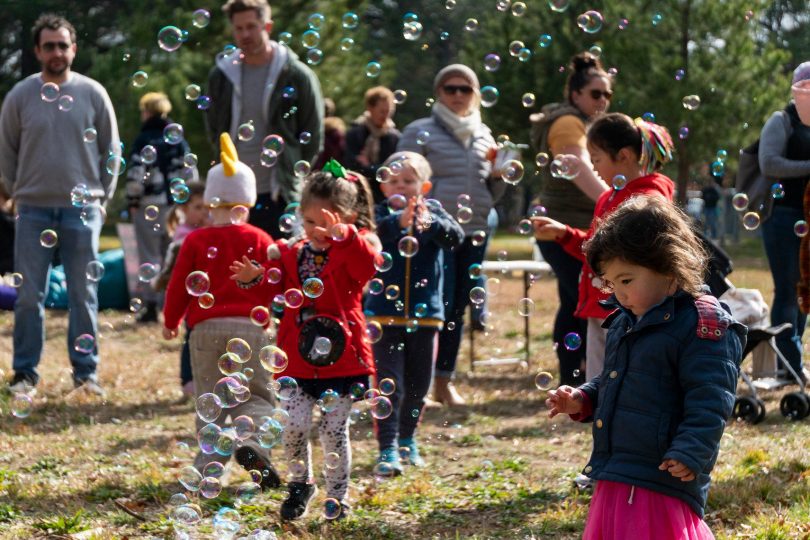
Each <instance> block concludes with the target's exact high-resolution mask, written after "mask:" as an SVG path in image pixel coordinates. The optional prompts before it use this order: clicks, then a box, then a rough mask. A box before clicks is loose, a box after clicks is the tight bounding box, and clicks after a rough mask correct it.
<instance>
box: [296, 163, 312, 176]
mask: <svg viewBox="0 0 810 540" xmlns="http://www.w3.org/2000/svg"><path fill="white" fill-rule="evenodd" d="M311 170H312V166H311V165H310V164H309V161H307V160H305V159H302V160H299V161H296V162H295V165H293V172H294V173H295V176H297V177H298V178H303V177H305V176H306V175H308V174H309V173H310V171H311Z"/></svg>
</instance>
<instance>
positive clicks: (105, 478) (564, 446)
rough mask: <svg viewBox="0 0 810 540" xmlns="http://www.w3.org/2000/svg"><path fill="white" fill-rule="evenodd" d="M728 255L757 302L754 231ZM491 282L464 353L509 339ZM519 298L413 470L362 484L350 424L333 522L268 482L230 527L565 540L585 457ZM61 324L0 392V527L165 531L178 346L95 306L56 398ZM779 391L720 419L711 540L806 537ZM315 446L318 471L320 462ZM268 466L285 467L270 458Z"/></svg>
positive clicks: (364, 425)
mask: <svg viewBox="0 0 810 540" xmlns="http://www.w3.org/2000/svg"><path fill="white" fill-rule="evenodd" d="M528 246H529V242H528V240H526V239H525V238H519V237H505V238H501V239H496V240H495V241H494V246H493V247H492V250H491V255H490V258H494V252H495V250H500V249H505V250H506V251H507V252H508V256H509V258H511V259H520V258H525V257H526V256H527V255H528V250H529V247H528ZM730 252H731V254H732V256H733V258H734V260H735V263H736V269H735V271H734V273H733V274H732V275H731V279H732V281H733V282H734V283H735V285H737V286H738V287H748V288H758V289H760V290H761V291H762V293H763V294H764V296H765V298H767V299H769V300H770V298H771V296H772V290H773V286H772V283H771V278H770V274H769V272H768V270H767V265H766V263H765V261H764V258H763V256H762V252H761V248H760V246H759V242H758V240H756V239H753V238H748V239H745V240H744V241H743V242H742V243H741V244H740V245H739V246H736V247H734V248H731V249H730ZM492 277H497V278H498V279H499V280H500V287H493V288H491V290H490V291H491V293H495V294H493V295H492V297H491V298H490V308H489V309H490V311H491V312H492V315H491V317H490V320H489V325H490V326H489V328H488V329H487V332H486V334H483V333H477V335H476V340H477V341H476V355H477V357H478V358H479V359H486V358H489V357H490V356H510V355H511V356H514V355H517V356H520V354H521V353H522V350H523V348H524V347H525V345H526V344H525V343H523V335H522V325H523V321H522V319H521V317H520V316H519V315H518V313H517V304H518V300H519V299H520V298H521V297H522V281H521V279H520V276H518V275H514V276H510V275H498V276H492ZM530 297H531V298H532V299H533V300H534V304H535V309H534V312H533V314H532V315H531V319H530V322H531V342H530V346H531V352H532V354H531V359H530V365H529V367H528V368H523V367H520V366H503V367H489V368H478V369H476V370H475V371H470V369H469V366H470V364H469V349H468V344H467V341H466V339H465V341H464V346H463V349H462V352H461V355H460V368H461V370H462V373H461V374H460V377H459V380H458V383H457V384H458V386H459V388H460V390H461V391H462V393H463V394H464V395H465V396H466V397H467V398H468V401H469V405H468V406H467V407H464V408H459V409H453V410H448V409H446V408H441V409H430V410H428V411H427V412H426V413H425V415H424V419H423V422H422V425H421V427H420V432H419V433H420V438H421V441H422V448H423V452H424V454H425V457H426V459H427V463H428V466H427V467H426V468H425V469H422V470H408V471H407V473H406V474H405V475H404V476H402V477H399V478H395V479H386V480H381V479H379V478H375V476H374V474H373V464H374V460H375V458H376V445H375V441H374V436H373V431H372V425H371V423H370V421H368V420H365V421H361V422H360V423H358V424H355V425H354V426H353V428H352V440H353V452H354V470H353V475H352V487H351V492H350V494H351V499H352V505H353V514H352V517H351V518H350V519H347V520H344V521H341V522H327V521H326V520H324V519H323V517H322V515H321V511H320V508H321V501H322V495H319V496H318V498H317V499H316V501H315V504H314V506H313V511H311V512H310V513H309V514H308V516H307V517H306V518H304V519H302V520H300V521H299V522H296V523H292V524H290V523H282V522H281V521H280V520H279V517H278V509H279V505H280V502H281V500H283V498H284V496H285V493H284V492H283V491H282V490H276V491H272V492H270V493H267V494H263V495H261V496H259V497H257V498H255V499H254V500H252V501H250V503H249V504H246V505H242V506H241V507H239V508H238V511H239V513H240V515H241V524H242V529H241V532H240V533H239V534H240V535H246V534H247V533H248V532H249V531H251V530H253V529H257V528H264V529H267V530H272V531H273V532H275V533H276V534H277V535H278V537H279V538H281V539H292V538H304V539H314V538H335V539H337V538H353V539H374V540H381V539H389V538H390V539H402V538H425V539H437V540H438V539H461V538H464V539H484V538H510V539H512V538H514V539H526V540H528V539H540V538H555V539H556V538H560V539H573V538H578V537H580V536H581V533H582V530H583V527H584V521H585V517H586V515H587V509H588V503H589V500H590V494H589V493H587V492H579V491H578V490H577V489H576V488H575V487H574V485H573V482H572V479H573V477H574V476H575V475H576V473H577V472H578V471H579V470H580V469H581V467H582V466H583V465H584V464H585V462H586V460H587V458H588V454H589V451H590V433H589V426H587V425H580V424H575V423H573V422H570V421H568V420H567V419H561V418H559V417H558V418H555V419H549V418H548V417H547V415H546V411H545V407H544V405H543V401H544V399H545V395H544V393H543V392H541V391H539V390H538V389H537V388H536V387H535V386H534V375H535V374H536V373H537V372H538V371H539V370H548V371H551V372H553V373H556V357H555V355H554V352H553V343H552V339H551V324H552V319H553V314H554V311H555V308H556V290H555V282H554V280H553V279H550V278H548V277H545V278H541V279H539V280H537V281H536V282H535V283H534V284H533V285H532V287H531V289H530ZM12 323H13V317H12V314H11V313H8V312H5V313H2V314H0V368H1V369H3V370H5V373H6V375H7V376H8V375H9V373H10V363H11V342H12V338H11V336H12ZM66 325H67V317H66V314H65V313H64V312H53V311H51V312H48V314H47V325H46V326H47V343H46V346H45V354H44V356H43V360H42V364H41V371H42V383H41V384H40V391H39V394H38V395H37V397H36V398H35V400H34V410H33V412H32V413H31V414H30V416H28V417H27V418H24V419H19V418H15V417H13V416H12V415H10V414H9V396H7V395H4V396H2V397H0V411H2V414H0V538H8V539H12V538H13V539H19V538H85V539H89V538H95V539H126V538H172V537H173V530H172V523H171V521H170V519H169V518H170V515H171V506H170V505H169V498H170V497H171V495H172V494H174V493H178V492H181V491H182V488H181V486H180V484H179V483H178V482H177V473H178V471H179V470H180V468H181V467H183V466H184V465H187V464H188V454H184V453H183V452H182V451H181V450H180V447H179V446H178V443H183V442H185V443H188V444H189V445H191V446H194V444H195V440H194V435H195V434H194V431H193V420H194V407H193V404H191V403H183V404H178V403H177V399H178V397H179V388H178V386H179V384H178V355H179V347H180V345H179V343H178V342H165V341H163V340H162V339H160V337H159V326H157V325H147V326H137V325H135V323H134V322H133V321H132V318H131V314H127V313H122V312H114V311H107V312H104V313H102V314H101V315H100V332H101V334H100V336H99V345H100V349H101V355H102V364H101V368H100V376H101V380H102V382H103V384H104V385H105V387H106V388H107V390H108V395H107V398H106V400H104V401H103V402H90V403H88V402H85V401H83V400H80V399H76V398H75V395H74V394H68V390H70V388H71V382H70V381H71V379H70V371H69V369H68V366H69V364H68V361H67V354H66V350H65V341H66ZM746 364H747V365H750V358H749V359H747V361H746ZM741 391H742V390H741ZM779 398H780V394H779V393H774V394H770V395H768V396H767V398H766V405H767V408H768V413H767V416H766V418H765V420H764V421H763V422H762V423H761V424H758V425H756V426H750V425H747V424H744V423H742V422H737V421H731V423H730V424H729V426H728V427H727V429H726V432H725V435H724V437H723V439H722V442H721V451H720V457H719V460H718V463H717V467H716V468H715V470H714V473H713V484H712V488H711V491H710V493H709V502H708V507H707V515H706V520H707V522H708V523H709V525H710V526H711V528H712V530H713V532H714V533H715V535H716V536H717V538H719V539H729V538H759V539H789V538H790V539H792V538H801V539H808V538H810V444H809V443H808V441H810V420H807V419H806V420H804V421H799V422H790V421H787V420H785V419H784V418H782V416H781V415H780V414H779ZM315 448H316V450H315V465H316V470H318V469H319V468H320V466H321V463H322V456H321V453H320V450H319V449H318V447H317V444H316V446H315ZM276 455H277V456H280V455H281V454H280V452H277V453H276ZM276 464H277V465H278V466H279V468H280V469H281V470H282V471H284V470H286V464H285V463H283V460H282V459H281V458H280V457H279V458H278V459H277V461H276ZM228 477H229V480H228V484H229V486H226V488H225V489H224V490H223V492H222V494H221V495H220V496H219V497H218V498H216V499H212V500H206V499H202V498H200V499H198V500H197V502H198V503H199V504H200V507H201V509H202V512H203V514H204V517H205V518H206V520H207V523H208V526H207V528H206V526H201V527H200V528H199V530H198V534H199V535H200V536H199V537H201V538H202V537H209V536H206V532H209V533H210V530H211V529H210V523H211V520H210V519H208V518H210V517H211V516H212V514H213V513H215V512H216V511H217V509H218V508H220V507H222V506H226V505H227V506H231V505H233V504H234V495H233V493H234V486H235V485H237V484H239V483H240V482H241V481H243V480H246V479H247V475H246V474H245V473H244V471H242V470H241V469H240V468H239V467H238V466H234V467H233V468H232V470H231V471H230V472H229V474H228ZM192 499H194V497H192ZM122 507H126V508H127V510H129V512H127V511H125V510H124V509H122Z"/></svg>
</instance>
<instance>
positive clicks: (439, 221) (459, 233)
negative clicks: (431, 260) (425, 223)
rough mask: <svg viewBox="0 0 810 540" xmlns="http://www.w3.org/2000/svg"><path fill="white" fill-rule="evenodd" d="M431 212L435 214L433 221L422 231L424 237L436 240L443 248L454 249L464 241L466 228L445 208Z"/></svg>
mask: <svg viewBox="0 0 810 540" xmlns="http://www.w3.org/2000/svg"><path fill="white" fill-rule="evenodd" d="M430 213H431V214H432V215H433V222H432V223H431V224H430V228H428V229H427V230H426V231H424V232H423V233H422V238H423V239H430V240H432V241H433V242H436V244H437V245H438V246H439V247H440V248H442V249H452V248H454V247H457V246H459V245H460V244H461V242H463V241H464V229H462V228H461V225H459V224H458V221H456V220H455V219H453V217H452V216H451V215H450V214H448V213H447V211H446V210H445V209H444V208H434V209H431V212H430Z"/></svg>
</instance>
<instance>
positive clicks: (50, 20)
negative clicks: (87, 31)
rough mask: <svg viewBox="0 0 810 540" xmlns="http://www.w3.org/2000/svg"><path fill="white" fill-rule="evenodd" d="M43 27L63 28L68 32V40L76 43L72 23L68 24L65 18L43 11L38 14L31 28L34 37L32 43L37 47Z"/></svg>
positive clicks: (51, 28)
mask: <svg viewBox="0 0 810 540" xmlns="http://www.w3.org/2000/svg"><path fill="white" fill-rule="evenodd" d="M45 28H47V29H48V30H59V29H60V28H64V29H65V30H67V31H68V33H69V34H70V42H71V43H76V29H75V28H73V25H72V24H70V23H69V22H68V20H67V19H65V18H64V17H60V16H59V15H55V14H53V13H45V14H42V15H40V16H39V18H38V19H37V20H36V22H34V26H33V27H32V28H31V36H32V37H33V38H34V45H36V46H37V47H39V36H40V35H41V34H42V30H43V29H45Z"/></svg>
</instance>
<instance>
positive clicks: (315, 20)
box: [307, 13, 326, 30]
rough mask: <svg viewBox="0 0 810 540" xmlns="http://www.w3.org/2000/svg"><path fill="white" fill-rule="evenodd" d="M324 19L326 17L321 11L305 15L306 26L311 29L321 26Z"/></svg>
mask: <svg viewBox="0 0 810 540" xmlns="http://www.w3.org/2000/svg"><path fill="white" fill-rule="evenodd" d="M325 21H326V17H324V16H323V15H322V14H321V13H313V14H312V15H310V16H309V17H307V26H309V27H310V28H312V29H315V30H317V29H319V28H320V27H322V26H323V23H324V22H325Z"/></svg>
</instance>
